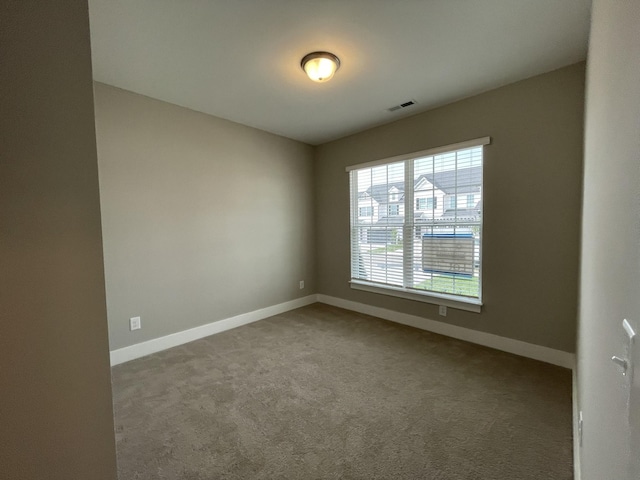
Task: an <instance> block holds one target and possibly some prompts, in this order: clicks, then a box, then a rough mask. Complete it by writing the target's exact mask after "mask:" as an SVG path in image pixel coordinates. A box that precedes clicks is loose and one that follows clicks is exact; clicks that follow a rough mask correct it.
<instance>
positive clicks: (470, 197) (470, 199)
mask: <svg viewBox="0 0 640 480" xmlns="http://www.w3.org/2000/svg"><path fill="white" fill-rule="evenodd" d="M475 199H476V196H475V195H474V194H473V193H471V194H469V195H467V208H473V207H475V206H476V203H475Z"/></svg>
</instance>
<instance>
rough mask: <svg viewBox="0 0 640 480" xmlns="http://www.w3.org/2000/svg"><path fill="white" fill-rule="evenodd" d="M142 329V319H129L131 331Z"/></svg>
mask: <svg viewBox="0 0 640 480" xmlns="http://www.w3.org/2000/svg"><path fill="white" fill-rule="evenodd" d="M141 328H142V322H141V321H140V317H132V318H130V319H129V330H131V331H132V332H133V331H134V330H140V329H141Z"/></svg>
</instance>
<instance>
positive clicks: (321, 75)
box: [300, 52, 340, 83]
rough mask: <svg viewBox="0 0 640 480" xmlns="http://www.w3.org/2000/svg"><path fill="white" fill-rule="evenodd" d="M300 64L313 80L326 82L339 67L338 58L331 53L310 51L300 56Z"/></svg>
mask: <svg viewBox="0 0 640 480" xmlns="http://www.w3.org/2000/svg"><path fill="white" fill-rule="evenodd" d="M300 66H301V67H302V69H303V70H304V71H305V72H306V73H307V75H308V76H309V78H310V79H311V80H313V81H314V82H319V83H320V82H326V81H327V80H331V78H332V77H333V74H334V73H336V71H337V70H338V69H339V68H340V59H339V58H338V57H336V56H335V55H334V54H333V53H329V52H312V53H309V54H307V55H305V56H304V57H303V58H302V61H301V62H300Z"/></svg>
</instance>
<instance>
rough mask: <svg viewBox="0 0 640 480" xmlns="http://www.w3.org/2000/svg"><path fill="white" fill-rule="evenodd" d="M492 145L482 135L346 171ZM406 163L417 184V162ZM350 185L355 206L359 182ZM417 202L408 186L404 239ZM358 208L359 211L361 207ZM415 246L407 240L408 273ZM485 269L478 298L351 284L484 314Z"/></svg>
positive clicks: (408, 235) (407, 172) (409, 179)
mask: <svg viewBox="0 0 640 480" xmlns="http://www.w3.org/2000/svg"><path fill="white" fill-rule="evenodd" d="M490 144H491V137H482V138H477V139H474V140H468V141H466V142H460V143H455V144H451V145H444V146H441V147H435V148H431V149H428V150H422V151H419V152H413V153H408V154H404V155H398V156H396V157H391V158H384V159H380V160H375V161H373V162H367V163H362V164H358V165H351V166H348V167H346V171H347V172H351V171H352V170H360V169H364V168H369V167H375V166H380V165H386V164H392V163H397V162H401V161H406V160H413V159H416V158H420V157H427V156H432V155H437V154H440V153H446V152H452V151H457V150H464V149H469V148H474V147H484V146H485V145H490ZM406 165H407V166H406V167H405V185H406V184H407V182H409V183H408V184H409V185H411V186H413V162H407V164H406ZM483 168H484V153H483ZM350 184H351V187H350V188H351V205H354V201H355V205H357V200H358V187H357V184H356V182H350ZM414 203H415V202H414V195H413V188H408V187H405V219H406V223H409V227H408V228H409V229H411V230H410V231H407V232H406V233H405V235H404V238H407V239H408V238H411V237H412V235H413V228H414V227H413V218H412V217H413V212H414V210H417V208H416V205H415V204H414ZM350 210H351V212H352V214H351V215H352V218H351V224H352V225H354V224H355V223H356V222H357V218H355V219H354V218H353V212H354V209H353V208H351V206H350ZM355 211H356V212H357V210H355ZM483 223H484V222H482V221H481V222H480V229H481V230H482V225H483ZM405 228H406V227H405ZM351 236H352V235H351V234H350V235H349V237H350V238H351ZM480 238H481V239H482V238H483V237H482V235H481V236H480ZM412 245H413V243H412V240H411V241H409V240H407V241H406V247H407V250H409V251H407V252H406V254H405V256H404V260H403V261H404V262H405V263H408V265H409V266H410V268H405V276H406V275H407V272H411V271H412V270H413V269H412V267H411V265H412V262H413V254H412V252H411V251H412V250H413V246H412ZM482 250H483V248H482V240H481V244H480V252H479V256H480V264H481V265H482ZM351 268H352V271H353V269H354V268H357V267H356V266H355V265H354V252H353V251H351ZM481 272H482V269H481V271H480V280H479V281H480V290H479V294H478V298H477V299H476V298H472V297H464V296H460V295H451V294H446V293H438V292H433V291H424V292H423V291H417V290H415V289H408V288H405V287H401V286H392V285H383V284H378V283H373V282H367V281H365V280H361V279H356V278H352V279H351V280H350V282H349V283H350V286H351V288H353V289H357V290H363V291H367V292H372V293H379V294H383V295H390V296H395V297H400V298H407V299H411V300H417V301H421V302H426V303H433V304H437V305H445V306H448V307H451V308H457V309H460V310H467V311H470V312H476V313H480V312H481V310H482V273H481ZM408 275H410V276H411V275H412V273H408Z"/></svg>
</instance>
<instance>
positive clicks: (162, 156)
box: [95, 84, 315, 350]
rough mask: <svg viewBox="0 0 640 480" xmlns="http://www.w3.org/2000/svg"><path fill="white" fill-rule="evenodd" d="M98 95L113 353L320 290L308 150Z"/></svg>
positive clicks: (100, 89)
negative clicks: (138, 324)
mask: <svg viewBox="0 0 640 480" xmlns="http://www.w3.org/2000/svg"><path fill="white" fill-rule="evenodd" d="M95 97H96V128H97V138H98V162H99V168H100V195H101V202H102V220H103V231H104V256H105V270H106V280H107V311H108V317H109V332H110V342H111V349H112V350H113V349H117V348H121V347H124V346H128V345H132V344H134V343H139V342H141V341H145V340H149V339H152V338H156V337H161V336H164V335H168V334H171V333H175V332H179V331H182V330H186V329H189V328H193V327H196V326H199V325H203V324H206V323H209V322H213V321H216V320H220V319H224V318H228V317H231V316H234V315H238V314H241V313H246V312H250V311H253V310H256V309H259V308H263V307H268V306H272V305H276V304H278V303H282V302H286V301H289V300H293V299H295V298H298V297H302V296H305V295H308V294H310V293H315V284H314V283H315V270H314V268H315V267H314V260H315V254H314V252H315V241H314V237H315V232H314V219H313V199H314V196H313V188H314V187H313V150H312V148H311V147H310V146H308V145H305V144H302V143H299V142H295V141H293V140H289V139H285V138H283V137H279V136H276V135H272V134H269V133H266V132H263V131H260V130H256V129H252V128H249V127H246V126H242V125H239V124H236V123H232V122H229V121H227V120H222V119H219V118H215V117H211V116H208V115H204V114H201V113H197V112H194V111H192V110H188V109H185V108H181V107H178V106H175V105H171V104H168V103H164V102H160V101H157V100H153V99H150V98H148V97H144V96H141V95H136V94H134V93H131V92H127V91H124V90H119V89H116V88H113V87H110V86H107V85H104V84H96V85H95ZM300 280H304V281H305V289H304V290H300V289H299V287H298V282H299V281H300ZM133 316H141V317H142V329H141V330H137V331H134V332H130V331H129V318H130V317H133Z"/></svg>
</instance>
